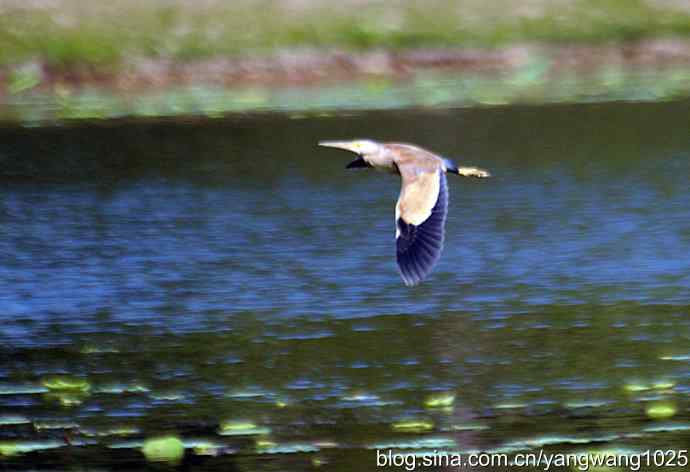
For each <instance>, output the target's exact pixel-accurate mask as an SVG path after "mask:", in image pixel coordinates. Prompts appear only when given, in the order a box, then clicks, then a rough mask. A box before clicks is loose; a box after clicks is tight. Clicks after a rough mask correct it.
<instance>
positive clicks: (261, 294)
mask: <svg viewBox="0 0 690 472" xmlns="http://www.w3.org/2000/svg"><path fill="white" fill-rule="evenodd" d="M689 112H690V104H689V103H688V102H675V103H674V102H669V103H659V104H596V105H581V106H552V107H495V108H487V109H481V110H472V109H466V110H449V111H406V112H401V111H395V112H377V113H356V114H350V115H342V116H329V117H321V118H303V119H294V117H293V118H292V119H291V118H288V117H285V116H282V115H270V114H267V115H256V116H245V117H238V118H228V119H219V120H195V121H189V122H184V121H177V122H173V121H170V122H132V123H128V122H119V123H117V122H112V123H106V124H97V125H89V124H81V125H78V126H76V125H75V126H64V127H56V128H38V129H21V128H18V129H15V128H5V129H2V130H0V166H1V169H2V181H1V183H0V184H1V185H2V191H1V192H0V319H2V324H1V325H0V451H3V450H4V451H5V452H4V453H3V454H5V457H4V458H0V464H3V465H2V466H3V467H4V466H5V465H6V466H7V467H9V468H13V469H17V468H19V469H22V468H30V467H42V468H48V467H53V468H55V467H57V468H59V469H72V468H77V467H78V466H79V465H92V466H96V467H100V468H105V469H107V468H118V467H119V468H132V467H143V466H144V465H145V464H146V462H145V458H144V455H143V454H142V452H141V450H140V448H141V446H142V445H143V443H144V441H145V440H147V439H150V438H155V437H158V436H160V435H176V436H177V437H179V438H180V439H182V440H183V441H184V445H185V446H186V450H185V455H184V458H183V463H184V464H185V465H187V466H203V467H206V468H218V469H222V470H232V468H233V467H234V468H236V469H237V470H243V469H251V470H305V469H311V468H315V467H319V466H326V467H327V468H328V469H329V470H331V469H332V470H355V469H356V470H369V469H373V468H374V467H375V449H376V448H389V447H390V448H393V449H395V450H396V451H401V452H408V453H414V452H420V451H423V450H429V449H432V450H433V449H441V450H447V451H461V452H468V451H477V450H481V451H512V452H515V451H531V450H537V449H538V448H539V447H547V449H548V450H551V451H569V452H575V451H587V450H600V449H621V450H623V449H624V450H632V451H638V450H645V449H650V448H651V449H656V448H675V449H680V448H681V447H682V446H683V447H685V446H687V444H688V441H689V440H690V411H689V410H688V408H689V407H690V398H688V395H689V393H690V319H689V317H688V313H689V312H690V193H689V192H688V191H687V189H688V175H690V159H689V158H690V134H689V133H688V120H687V117H688V116H689V115H688V113H689ZM347 137H372V138H377V139H380V140H405V141H411V142H415V143H418V144H420V145H423V146H426V147H428V148H430V149H433V150H435V151H437V152H439V153H443V154H445V155H447V156H450V157H453V158H455V159H456V160H457V161H458V162H459V163H462V164H467V165H479V166H482V167H486V168H488V169H490V170H491V171H492V173H493V174H494V175H495V178H493V179H489V180H479V181H478V180H467V179H461V178H454V177H452V176H451V177H450V180H449V188H450V199H451V200H450V214H449V218H448V224H447V234H446V247H445V251H444V254H443V257H442V259H441V261H440V263H439V264H438V266H437V268H436V270H435V271H434V272H433V273H432V275H431V277H430V278H429V280H428V282H427V283H425V284H423V285H421V286H419V287H416V288H412V289H410V288H406V287H405V286H403V284H402V282H401V280H400V278H399V276H398V274H397V272H396V267H395V260H394V226H393V208H394V203H395V199H396V197H397V192H398V185H399V184H398V181H397V178H395V177H393V176H388V175H385V174H377V173H374V172H352V171H350V172H348V171H345V170H344V166H345V164H346V163H347V162H348V159H349V158H350V156H348V155H345V154H341V153H338V152H335V151H331V150H326V149H320V148H317V147H316V146H315V143H316V142H317V141H318V140H320V139H339V138H347ZM3 447H4V449H3ZM22 448H23V449H22Z"/></svg>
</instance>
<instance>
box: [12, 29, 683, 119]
mask: <svg viewBox="0 0 690 472" xmlns="http://www.w3.org/2000/svg"><path fill="white" fill-rule="evenodd" d="M0 84H3V85H2V86H0V121H2V122H5V123H23V124H29V125H31V124H41V123H50V122H60V121H65V120H73V119H93V120H97V119H112V118H123V117H124V118H136V117H142V118H143V117H169V116H191V115H203V116H208V117H217V116H222V115H226V114H230V113H237V112H256V111H267V110H274V111H279V112H288V113H295V114H299V113H310V112H324V111H329V112H332V111H348V110H362V109H387V108H415V107H456V106H481V105H495V104H513V103H529V104H541V103H563V102H570V103H577V102H588V101H602V100H628V101H635V100H642V101H649V100H664V99H682V98H685V97H688V96H690V39H680V38H675V39H653V40H640V41H631V42H625V43H608V44H605V45H582V44H571V45H554V44H538V43H531V44H522V45H516V46H511V47H506V48H492V49H479V48H424V49H421V48H420V49H407V50H386V49H373V50H367V51H360V52H348V51H344V50H336V49H299V50H287V49H285V50H281V51H280V52H277V53H274V54H270V55H264V56H261V57H218V58H215V59H205V60H197V61H188V62H179V61H172V60H164V59H160V60H152V59H131V60H129V61H128V62H127V63H126V64H123V65H121V66H120V67H118V68H108V67H101V68H99V67H95V66H84V65H75V66H72V67H60V68H56V67H51V66H49V65H46V64H42V63H39V62H36V61H33V62H29V63H25V64H23V65H21V66H18V67H7V66H6V67H0Z"/></svg>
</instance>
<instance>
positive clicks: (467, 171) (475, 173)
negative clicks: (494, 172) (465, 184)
mask: <svg viewBox="0 0 690 472" xmlns="http://www.w3.org/2000/svg"><path fill="white" fill-rule="evenodd" d="M458 174H460V175H462V176H463V177H478V178H480V179H483V178H486V177H491V174H489V171H486V170H484V169H480V168H479V167H458Z"/></svg>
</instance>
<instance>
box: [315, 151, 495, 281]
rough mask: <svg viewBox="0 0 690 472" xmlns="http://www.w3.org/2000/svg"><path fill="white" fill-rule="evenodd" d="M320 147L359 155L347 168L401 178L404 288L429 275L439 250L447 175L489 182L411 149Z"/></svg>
mask: <svg viewBox="0 0 690 472" xmlns="http://www.w3.org/2000/svg"><path fill="white" fill-rule="evenodd" d="M319 146H325V147H330V148H336V149H344V150H346V151H350V152H353V153H355V154H357V155H358V157H357V159H355V160H354V161H352V162H350V163H349V164H348V165H347V166H346V168H347V169H352V168H359V167H373V168H376V169H382V170H386V171H389V172H392V173H394V174H399V175H400V178H401V187H400V196H399V197H398V202H397V203H396V204H395V245H396V259H397V262H398V268H399V269H400V275H401V277H402V279H403V282H405V285H407V286H411V285H417V284H418V283H420V282H421V281H422V280H424V278H426V276H427V275H429V273H430V272H431V269H433V267H434V265H435V264H436V262H438V259H439V257H440V256H441V251H442V250H443V239H444V231H445V229H444V227H445V223H446V215H447V213H448V186H447V183H446V173H447V172H450V173H452V174H458V175H461V176H464V177H479V178H484V177H489V176H490V174H489V173H488V172H487V171H486V170H483V169H479V168H477V167H458V166H456V165H455V164H454V163H453V162H452V161H451V160H449V159H446V158H443V157H440V156H437V155H436V154H434V153H432V152H430V151H427V150H425V149H422V148H420V147H417V146H413V145H412V144H403V143H377V142H376V141H371V140H368V139H364V140H355V141H320V142H319Z"/></svg>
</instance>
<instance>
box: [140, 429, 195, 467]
mask: <svg viewBox="0 0 690 472" xmlns="http://www.w3.org/2000/svg"><path fill="white" fill-rule="evenodd" d="M141 452H143V453H144V456H146V459H147V460H149V461H152V462H169V463H172V464H176V463H179V462H180V461H181V460H182V457H184V443H183V442H182V441H181V440H180V438H178V437H177V436H161V437H157V438H151V439H147V440H146V441H144V445H143V447H142V448H141Z"/></svg>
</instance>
